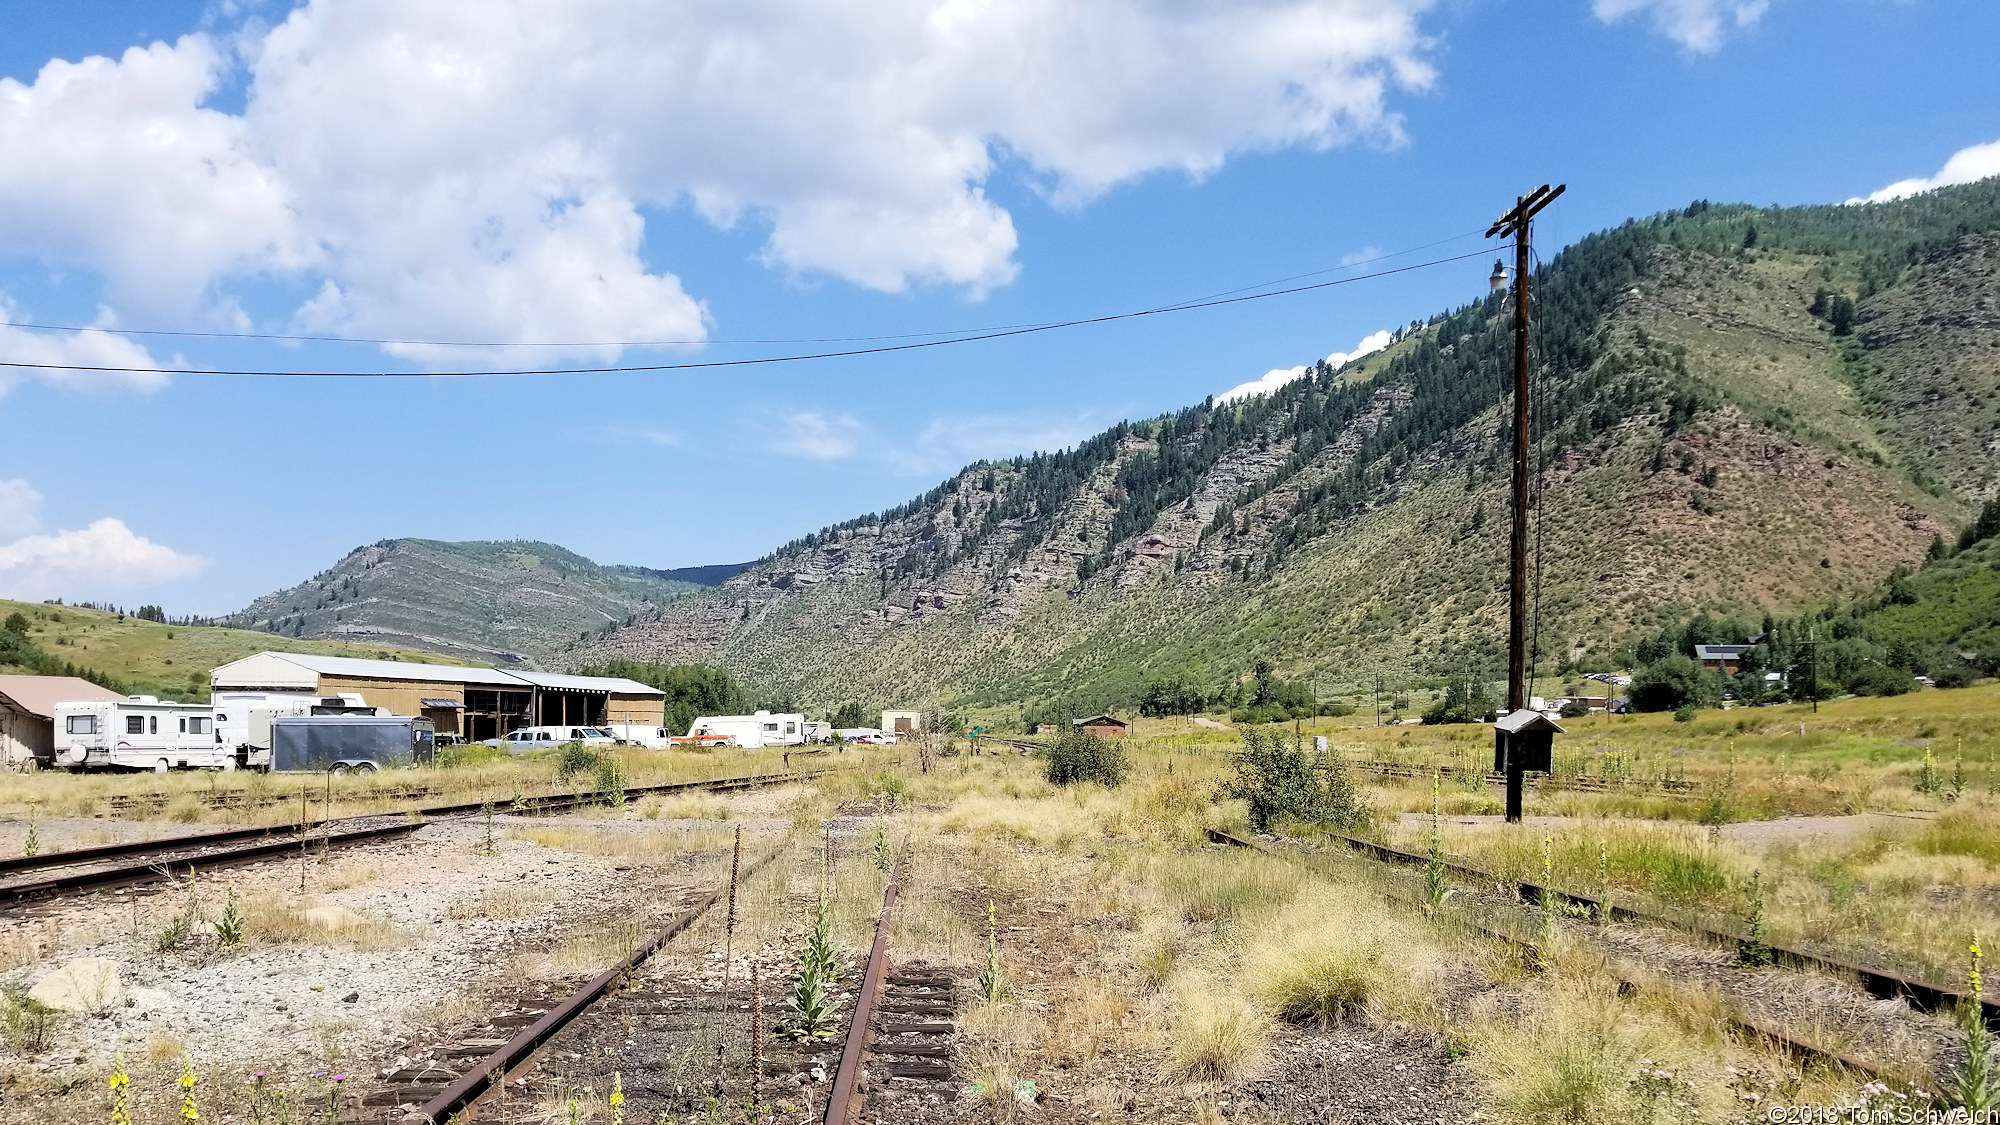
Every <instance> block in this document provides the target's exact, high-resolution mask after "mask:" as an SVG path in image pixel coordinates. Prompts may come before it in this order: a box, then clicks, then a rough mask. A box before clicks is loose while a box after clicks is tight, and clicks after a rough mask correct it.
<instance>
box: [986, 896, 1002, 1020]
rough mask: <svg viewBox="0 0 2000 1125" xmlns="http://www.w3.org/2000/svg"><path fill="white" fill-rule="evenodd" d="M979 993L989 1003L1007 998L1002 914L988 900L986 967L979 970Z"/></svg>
mask: <svg viewBox="0 0 2000 1125" xmlns="http://www.w3.org/2000/svg"><path fill="white" fill-rule="evenodd" d="M979 994H980V995H981V996H983V997H985V998H986V1002H987V1003H989V1004H998V1003H999V1002H1000V1001H1002V1000H1005V999H1006V998H1007V975H1006V974H1005V973H1003V972H1001V971H1000V915H999V912H998V911H996V910H995V909H994V907H993V900H992V899H990V898H989V899H987V900H986V967H985V968H983V969H981V970H979Z"/></svg>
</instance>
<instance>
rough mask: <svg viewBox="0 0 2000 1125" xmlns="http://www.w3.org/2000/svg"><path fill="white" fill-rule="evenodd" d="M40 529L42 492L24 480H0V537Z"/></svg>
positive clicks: (23, 533)
mask: <svg viewBox="0 0 2000 1125" xmlns="http://www.w3.org/2000/svg"><path fill="white" fill-rule="evenodd" d="M41 529H42V494H41V493H39V492H36V491H35V488H34V486H33V485H31V484H29V483H28V482H27V481H24V480H18V479H17V480H0V539H12V538H14V537H16V536H21V535H27V534H30V533H31V532H36V531H40V530H41Z"/></svg>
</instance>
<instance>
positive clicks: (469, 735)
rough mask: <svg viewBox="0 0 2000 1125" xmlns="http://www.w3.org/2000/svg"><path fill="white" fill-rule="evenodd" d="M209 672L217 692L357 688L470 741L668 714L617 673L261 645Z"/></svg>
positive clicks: (370, 700) (660, 718) (656, 719)
mask: <svg viewBox="0 0 2000 1125" xmlns="http://www.w3.org/2000/svg"><path fill="white" fill-rule="evenodd" d="M208 678H209V687H210V690H212V691H216V692H223V691H263V692H285V691H295V692H298V693H300V694H302V695H318V696H321V697H329V696H336V695H343V694H357V695H359V696H361V699H362V702H364V703H366V704H367V705H369V706H371V707H379V708H382V709H383V710H385V711H388V712H392V713H394V714H398V715H415V716H420V717H422V718H426V719H429V720H430V721H431V723H432V724H433V725H434V726H435V727H436V729H437V733H439V734H441V735H457V736H459V737H460V738H463V739H465V740H466V741H468V742H477V741H479V740H481V739H487V738H499V737H501V736H503V735H505V734H507V733H508V732H509V731H512V730H514V729H515V728H517V727H534V726H563V725H571V724H574V725H577V726H603V725H606V724H609V723H635V724H639V725H642V726H658V725H660V724H661V723H663V722H665V721H666V693H665V692H663V691H661V690H659V689H658V688H654V687H648V686H646V685H645V684H642V683H639V682H637V681H635V680H626V679H620V678H617V677H611V676H566V675H562V674H560V673H556V672H502V671H500V670H499V669H498V668H471V667H455V666H453V665H449V664H413V663H409V662H407V661H401V660H361V659H357V658H355V657H350V656H313V655H307V654H304V653H295V652H260V653H258V654H257V655H255V656H246V657H244V658H243V659H241V660H236V661H231V662H230V663H228V664H224V665H222V666H221V667H219V668H217V669H215V670H214V671H213V672H211V673H209V677H208Z"/></svg>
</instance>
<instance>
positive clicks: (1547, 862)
mask: <svg viewBox="0 0 2000 1125" xmlns="http://www.w3.org/2000/svg"><path fill="white" fill-rule="evenodd" d="M1555 881H1556V838H1555V836H1554V834H1552V833H1548V832H1544V833H1542V896H1541V897H1542V962H1543V963H1544V964H1546V963H1548V960H1549V957H1550V955H1551V953H1553V951H1554V949H1555V944H1556V889H1555Z"/></svg>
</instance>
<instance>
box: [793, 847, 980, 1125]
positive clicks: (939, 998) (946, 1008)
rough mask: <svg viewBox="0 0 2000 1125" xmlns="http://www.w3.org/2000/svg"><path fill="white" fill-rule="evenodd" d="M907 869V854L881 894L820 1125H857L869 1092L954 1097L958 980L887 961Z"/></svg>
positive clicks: (957, 975)
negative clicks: (880, 908)
mask: <svg viewBox="0 0 2000 1125" xmlns="http://www.w3.org/2000/svg"><path fill="white" fill-rule="evenodd" d="M907 862H908V850H907V849H905V851H904V854H903V855H901V856H898V857H897V860H896V864H895V867H894V869H893V870H892V871H891V872H890V875H889V887H888V889H887V890H885V891H884V892H883V893H882V913H881V914H879V915H877V916H876V919H875V942H874V944H873V946H871V947H870V948H869V950H868V966H867V968H866V969H865V970H864V971H863V973H862V976H861V991H860V992H859V994H858V995H857V996H856V997H855V1000H854V1012H853V1014H852V1016H851V1017H850V1018H849V1021H848V1025H847V1038H846V1041H845V1043H844V1044H843V1046H842V1047H841V1052H840V1069H839V1070H838V1071H836V1072H835V1074H834V1078H833V1089H832V1091H831V1092H830V1093H829V1094H828V1095H827V1102H826V1115H825V1117H824V1118H822V1121H823V1125H852V1123H853V1122H855V1121H857V1120H859V1118H860V1114H861V1109H862V1105H861V1102H862V1100H863V1098H864V1096H865V1093H866V1092H868V1091H881V1092H882V1094H883V1095H884V1100H885V1101H886V1100H889V1098H892V1097H893V1098H898V1099H900V1098H901V1097H902V1096H904V1095H908V1096H913V1097H917V1098H922V1097H924V1096H925V1095H927V1094H942V1095H943V1096H944V1097H946V1098H951V1097H954V1096H956V1094H957V1086H956V1083H955V1082H954V1081H953V1070H952V1062H951V1060H952V1044H951V1040H952V1036H953V1035H954V1034H956V1032H957V1024H956V1023H954V1022H953V1020H952V1018H951V1017H952V1016H953V1015H954V1014H956V1012H957V1011H958V992H959V985H960V983H961V981H962V977H963V974H961V973H957V972H953V971H952V970H949V969H942V968H928V967H920V966H906V967H903V968H897V967H895V966H894V965H893V964H891V962H890V960H889V935H890V932H891V930H892V927H891V926H890V922H891V920H892V918H893V916H894V914H895V910H896V895H897V892H898V891H899V890H900V889H901V887H902V882H903V870H904V867H905V866H906V865H907ZM864 1078H865V1079H866V1084H865V1085H864ZM875 1119H876V1120H880V1119H881V1115H880V1114H877V1115H876V1118H875Z"/></svg>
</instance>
